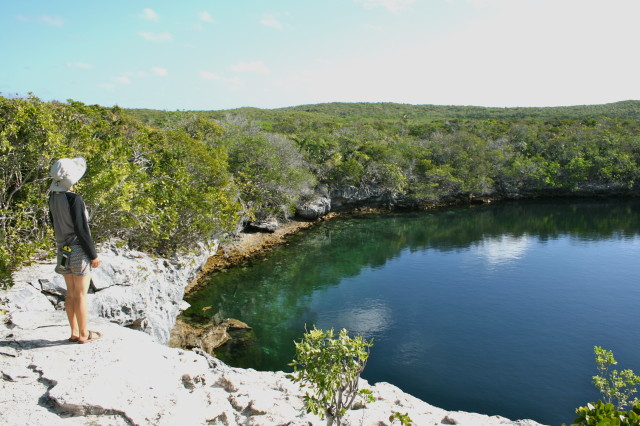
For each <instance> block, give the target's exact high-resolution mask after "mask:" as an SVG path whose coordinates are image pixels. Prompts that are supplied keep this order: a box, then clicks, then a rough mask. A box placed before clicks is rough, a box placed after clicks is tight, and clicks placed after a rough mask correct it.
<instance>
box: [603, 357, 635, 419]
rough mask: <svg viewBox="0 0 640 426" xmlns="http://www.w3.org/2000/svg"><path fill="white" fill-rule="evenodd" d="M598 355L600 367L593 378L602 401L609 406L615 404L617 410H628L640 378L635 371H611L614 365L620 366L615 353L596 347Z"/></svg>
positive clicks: (633, 402)
mask: <svg viewBox="0 0 640 426" xmlns="http://www.w3.org/2000/svg"><path fill="white" fill-rule="evenodd" d="M593 350H594V353H595V355H596V365H597V366H598V373H599V374H598V375H597V376H593V384H594V385H595V386H596V387H597V388H598V390H599V391H600V393H601V394H602V399H604V402H606V403H607V404H611V403H614V402H615V406H616V408H617V409H619V410H621V409H623V408H626V407H627V406H628V405H629V404H630V402H629V398H631V396H633V394H635V393H637V392H638V390H637V389H636V387H635V386H636V385H640V377H638V376H636V374H635V373H634V372H633V370H630V369H626V370H622V371H620V372H619V371H618V370H612V371H609V368H611V366H612V365H616V364H618V362H617V361H616V360H615V358H614V357H613V352H612V351H608V350H606V349H602V348H601V347H600V346H596V347H595V348H594V349H593ZM638 402H640V400H638V399H637V398H636V399H635V400H634V401H632V402H631V404H636V403H638Z"/></svg>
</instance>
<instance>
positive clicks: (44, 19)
mask: <svg viewBox="0 0 640 426" xmlns="http://www.w3.org/2000/svg"><path fill="white" fill-rule="evenodd" d="M16 19H17V20H18V21H22V22H38V23H43V24H47V25H51V26H52V27H62V26H64V21H63V20H62V18H59V17H57V16H49V15H40V16H38V17H36V18H32V17H30V16H24V15H18V16H16Z"/></svg>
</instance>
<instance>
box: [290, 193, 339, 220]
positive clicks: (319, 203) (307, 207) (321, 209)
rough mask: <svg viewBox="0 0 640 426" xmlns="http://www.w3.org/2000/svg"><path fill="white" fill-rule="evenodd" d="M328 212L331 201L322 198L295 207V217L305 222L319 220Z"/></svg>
mask: <svg viewBox="0 0 640 426" xmlns="http://www.w3.org/2000/svg"><path fill="white" fill-rule="evenodd" d="M329 211H331V199H330V198H329V197H322V196H321V197H318V198H316V199H314V200H311V201H307V202H306V203H304V204H302V205H300V206H297V207H296V215H297V216H299V217H301V218H302V219H306V220H315V219H319V218H321V217H323V216H325V215H326V214H327V213H329Z"/></svg>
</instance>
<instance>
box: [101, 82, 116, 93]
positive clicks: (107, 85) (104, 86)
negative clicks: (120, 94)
mask: <svg viewBox="0 0 640 426" xmlns="http://www.w3.org/2000/svg"><path fill="white" fill-rule="evenodd" d="M97 86H98V87H99V88H101V89H106V90H108V91H110V92H113V90H114V89H115V88H116V85H115V84H111V83H100V84H98V85H97Z"/></svg>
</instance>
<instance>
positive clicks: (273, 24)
mask: <svg viewBox="0 0 640 426" xmlns="http://www.w3.org/2000/svg"><path fill="white" fill-rule="evenodd" d="M260 23H261V24H262V25H264V26H265V27H269V28H275V29H276V30H282V29H284V25H283V24H282V22H280V20H279V19H278V16H277V15H274V14H273V13H267V14H265V15H264V16H263V17H262V19H261V20H260Z"/></svg>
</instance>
